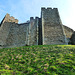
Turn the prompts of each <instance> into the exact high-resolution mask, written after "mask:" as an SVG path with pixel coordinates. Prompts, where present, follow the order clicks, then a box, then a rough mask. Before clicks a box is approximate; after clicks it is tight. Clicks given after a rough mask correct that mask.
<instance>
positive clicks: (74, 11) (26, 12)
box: [0, 0, 75, 30]
mask: <svg viewBox="0 0 75 75" xmlns="http://www.w3.org/2000/svg"><path fill="white" fill-rule="evenodd" d="M41 7H46V8H47V7H52V8H58V10H59V14H60V17H61V20H62V23H63V24H64V25H66V26H68V27H70V28H72V29H74V30H75V0H0V22H1V21H2V19H3V17H4V16H5V15H6V13H9V14H10V15H11V16H14V17H15V18H16V19H18V20H19V23H24V22H26V21H27V20H29V19H30V17H35V16H38V17H40V15H41Z"/></svg>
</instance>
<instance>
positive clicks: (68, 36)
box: [63, 25, 74, 44]
mask: <svg viewBox="0 0 75 75" xmlns="http://www.w3.org/2000/svg"><path fill="white" fill-rule="evenodd" d="M63 29H64V32H65V36H66V38H67V41H68V44H71V37H72V34H73V32H74V30H72V29H71V28H69V27H67V26H65V25H63Z"/></svg>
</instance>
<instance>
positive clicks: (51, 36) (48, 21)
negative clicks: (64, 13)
mask: <svg viewBox="0 0 75 75" xmlns="http://www.w3.org/2000/svg"><path fill="white" fill-rule="evenodd" d="M41 17H42V34H43V36H42V38H43V44H46V45H47V44H67V40H66V38H65V34H64V31H63V28H62V23H61V20H60V17H59V13H58V10H57V8H54V9H52V8H47V9H46V8H42V12H41Z"/></svg>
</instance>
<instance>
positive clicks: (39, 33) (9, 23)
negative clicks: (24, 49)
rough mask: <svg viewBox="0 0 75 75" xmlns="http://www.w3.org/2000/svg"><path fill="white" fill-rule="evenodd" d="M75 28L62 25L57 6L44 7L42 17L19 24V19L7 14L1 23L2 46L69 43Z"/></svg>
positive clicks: (0, 44)
mask: <svg viewBox="0 0 75 75" xmlns="http://www.w3.org/2000/svg"><path fill="white" fill-rule="evenodd" d="M73 32H74V31H73V30H72V29H70V28H69V27H66V26H64V25H62V22H61V20H60V16H59V13H58V10H57V9H56V8H54V9H52V8H47V9H46V8H42V9H41V18H38V17H36V18H35V19H34V18H33V17H31V18H30V21H28V22H27V23H23V24H18V20H17V19H15V18H14V17H12V16H10V15H9V14H6V16H5V17H4V19H3V20H2V22H1V24H0V46H1V47H17V46H25V45H49V44H68V43H69V42H70V38H71V36H72V34H73Z"/></svg>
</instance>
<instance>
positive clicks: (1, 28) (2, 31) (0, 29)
mask: <svg viewBox="0 0 75 75" xmlns="http://www.w3.org/2000/svg"><path fill="white" fill-rule="evenodd" d="M13 22H14V23H18V20H17V19H15V18H14V17H10V15H9V14H6V16H5V17H4V19H3V20H2V22H1V25H0V46H5V45H6V39H7V37H8V34H9V31H10V28H11V25H12V23H13Z"/></svg>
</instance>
